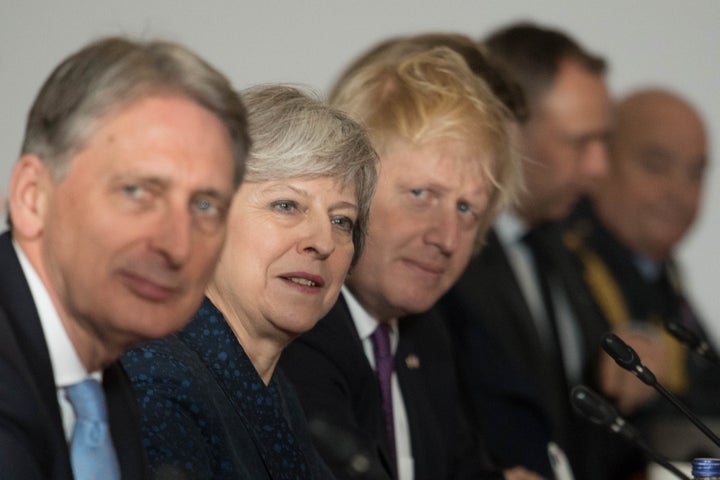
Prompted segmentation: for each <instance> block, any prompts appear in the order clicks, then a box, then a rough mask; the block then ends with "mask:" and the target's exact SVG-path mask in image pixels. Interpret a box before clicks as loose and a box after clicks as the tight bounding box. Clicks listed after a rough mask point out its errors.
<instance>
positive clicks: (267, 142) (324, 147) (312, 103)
mask: <svg viewBox="0 0 720 480" xmlns="http://www.w3.org/2000/svg"><path fill="white" fill-rule="evenodd" d="M241 96H242V99H243V102H244V103H245V105H246V106H247V109H248V121H249V125H250V137H251V138H252V139H253V147H252V149H251V151H250V155H249V157H248V160H247V164H246V174H245V180H246V181H249V182H263V181H270V180H280V179H286V178H292V177H305V178H314V177H326V176H329V177H332V178H334V179H336V180H338V181H339V182H340V184H341V185H342V186H343V188H344V187H346V186H349V185H353V186H354V187H355V196H356V199H357V202H358V216H357V220H356V222H355V227H354V229H353V245H354V246H355V254H354V256H353V260H352V264H353V265H354V264H355V263H356V262H357V259H358V258H359V257H360V253H361V252H362V248H363V245H364V243H365V236H366V234H367V224H368V218H369V213H370V204H371V202H372V197H373V194H374V193H375V185H376V183H377V171H376V164H377V154H376V153H375V150H374V149H373V147H372V144H371V143H370V139H369V138H368V136H367V134H366V133H365V130H364V129H363V128H362V127H361V126H360V125H359V124H358V123H356V122H355V121H354V120H352V119H351V118H350V117H349V116H347V115H346V114H344V113H342V112H340V111H339V110H336V109H334V108H331V107H329V106H328V105H326V104H324V103H323V102H321V101H320V100H319V99H318V97H317V96H316V95H315V94H313V93H310V92H305V91H302V90H300V89H299V88H297V87H293V86H288V85H258V86H255V87H252V88H249V89H247V90H244V91H242V92H241Z"/></svg>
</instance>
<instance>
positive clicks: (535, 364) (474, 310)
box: [439, 227, 607, 479]
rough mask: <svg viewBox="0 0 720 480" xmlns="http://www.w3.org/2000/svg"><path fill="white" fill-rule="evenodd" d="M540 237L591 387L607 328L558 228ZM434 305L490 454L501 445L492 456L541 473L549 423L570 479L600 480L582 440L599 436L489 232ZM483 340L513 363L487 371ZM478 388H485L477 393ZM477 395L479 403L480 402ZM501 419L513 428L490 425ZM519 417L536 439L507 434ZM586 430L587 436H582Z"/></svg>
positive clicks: (490, 360)
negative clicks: (577, 407) (576, 403)
mask: <svg viewBox="0 0 720 480" xmlns="http://www.w3.org/2000/svg"><path fill="white" fill-rule="evenodd" d="M543 236H544V238H543V240H544V242H543V245H542V248H543V252H544V253H545V254H546V255H547V257H546V259H547V261H549V262H552V263H553V265H554V266H555V268H556V274H557V275H558V276H559V278H560V279H561V280H562V283H561V284H562V286H563V287H564V288H565V290H566V292H567V294H568V299H569V301H570V303H571V307H572V308H573V311H574V313H575V316H576V318H577V319H578V321H579V322H578V328H579V331H580V332H581V337H582V339H583V345H582V351H583V352H584V364H583V365H582V370H583V372H584V374H583V377H584V378H583V381H584V382H585V383H590V384H592V383H593V373H592V372H593V369H594V363H595V362H594V361H595V359H596V358H597V355H598V350H599V348H598V347H599V340H600V339H601V337H602V334H603V333H604V332H605V331H606V330H607V327H606V325H605V323H604V321H603V320H602V318H601V317H600V316H599V313H598V311H597V310H596V307H595V305H594V304H593V302H592V300H591V299H590V297H589V293H588V292H587V290H586V289H584V287H583V286H582V282H581V279H580V277H578V276H577V271H576V270H575V269H574V268H573V266H572V259H571V257H569V255H568V254H567V252H564V251H563V249H562V243H561V241H560V236H559V230H557V229H555V228H554V227H553V228H550V229H548V231H547V232H545V233H544V234H543ZM439 308H440V309H441V310H442V311H443V313H444V314H445V316H446V317H447V319H448V325H449V330H450V331H451V332H452V337H453V338H454V339H455V346H456V349H457V355H458V364H459V365H460V366H461V367H462V369H461V376H462V380H463V384H464V385H465V387H466V388H467V389H468V390H469V391H471V392H474V398H473V396H472V395H471V396H470V398H471V399H473V400H474V401H473V408H474V410H475V412H476V415H475V417H476V418H478V419H480V420H481V422H482V419H483V418H485V419H486V420H489V422H484V423H483V425H484V429H485V430H486V432H485V436H486V440H487V443H488V445H489V446H490V448H491V450H492V448H493V447H494V446H495V445H498V446H502V448H503V449H504V450H503V451H501V452H497V453H498V454H501V455H502V457H503V458H504V459H505V461H510V462H511V463H520V464H525V465H527V466H530V467H534V468H538V469H539V470H540V471H541V472H544V471H546V469H547V467H548V464H547V462H544V465H538V464H537V463H536V462H537V461H538V460H539V459H540V460H544V455H545V447H544V443H545V441H544V440H543V434H544V433H543V430H542V427H543V425H549V426H550V435H551V438H552V439H553V440H554V441H555V442H557V443H558V444H560V446H561V447H562V448H563V449H564V450H565V452H566V453H567V454H568V457H569V459H570V461H571V464H572V466H573V470H574V472H575V475H576V478H583V479H590V478H603V477H602V476H595V475H596V474H597V472H598V471H599V467H598V466H597V464H596V465H592V463H595V460H594V459H593V453H594V452H596V451H598V449H597V448H595V445H593V446H592V447H591V446H589V444H591V443H593V441H592V439H589V438H588V437H597V435H600V434H601V432H598V431H595V430H596V429H595V428H593V427H590V426H588V425H587V424H586V422H584V421H582V420H581V419H579V418H577V417H576V415H575V414H574V412H573V410H572V407H571V405H570V402H569V390H570V385H568V380H567V379H566V377H565V374H564V372H563V369H562V367H561V365H560V364H559V363H558V359H557V358H554V357H553V356H550V355H548V353H547V352H546V351H545V350H544V349H543V347H542V342H541V339H540V337H539V334H538V333H537V329H536V327H535V322H534V320H533V318H532V315H531V311H530V307H529V306H528V305H527V303H526V301H525V298H524V296H523V294H522V290H521V288H520V285H519V282H518V279H517V277H516V276H515V273H514V271H513V269H512V267H511V264H510V262H509V259H508V257H507V255H506V253H505V251H504V249H503V247H502V245H501V243H500V241H499V239H498V237H497V234H496V233H495V232H494V231H491V232H490V234H489V236H488V239H487V244H486V246H485V247H484V248H483V250H482V251H481V252H480V254H479V255H478V256H477V257H476V258H474V259H473V260H472V261H471V262H470V265H469V266H468V268H467V270H466V271H465V272H464V274H463V275H462V277H461V278H460V280H459V281H458V282H457V283H456V284H455V286H453V288H451V289H450V291H449V292H448V293H447V294H446V295H445V296H444V297H443V298H442V299H441V301H440V302H439ZM482 336H487V337H489V338H490V342H491V343H493V346H494V347H496V350H497V351H498V352H499V353H498V354H499V355H503V356H507V357H509V358H510V359H512V361H513V362H514V364H513V365H512V366H511V367H509V368H508V370H507V371H503V370H500V371H499V372H498V371H497V370H498V369H499V368H500V369H501V366H498V367H497V368H495V371H494V372H493V371H492V366H490V367H488V366H487V364H488V363H489V362H494V364H495V365H498V363H497V361H495V360H493V359H492V358H490V357H491V356H492V355H490V354H489V353H488V351H487V349H484V348H478V347H477V344H482V343H483V340H482V339H481V338H479V337H482ZM484 343H487V341H484ZM463 370H464V372H465V373H463ZM473 371H474V372H478V371H479V372H480V374H482V375H485V376H486V378H485V379H483V380H478V379H477V378H472V377H468V376H467V372H473ZM478 385H482V386H483V388H484V389H485V391H484V392H478ZM483 396H484V398H485V401H480V400H479V399H480V398H482V397H483ZM513 410H515V412H514V413H513ZM543 416H544V417H545V418H544V419H543ZM499 418H505V419H506V420H505V421H507V422H508V424H509V425H515V426H513V427H512V428H495V427H494V426H493V422H495V423H497V422H499V421H500V420H497V419H499ZM521 419H527V420H528V421H531V422H532V425H534V427H533V429H532V430H531V431H532V432H534V434H533V435H531V436H530V437H527V438H526V437H525V436H522V435H521V436H518V435H517V434H516V433H513V432H516V431H518V430H520V431H521V426H518V425H517V423H518V422H519V421H523V420H521ZM589 428H590V429H592V430H593V431H592V432H588V431H587V429H589ZM545 434H547V432H545ZM547 439H549V438H547ZM547 439H545V440H547ZM538 448H539V449H541V450H540V451H538ZM498 456H500V455H498ZM598 462H599V460H598ZM588 464H589V465H588ZM503 466H507V465H503Z"/></svg>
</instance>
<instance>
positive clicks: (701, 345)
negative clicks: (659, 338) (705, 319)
mask: <svg viewBox="0 0 720 480" xmlns="http://www.w3.org/2000/svg"><path fill="white" fill-rule="evenodd" d="M665 330H667V331H668V333H669V334H670V335H672V336H673V337H675V339H676V340H677V341H679V342H680V343H682V344H683V345H685V346H687V347H688V348H689V349H690V350H692V351H694V352H695V353H697V354H698V355H700V356H701V357H703V358H704V359H705V360H708V361H709V362H712V363H714V364H715V365H720V358H718V355H717V353H715V351H714V350H713V349H712V347H711V346H710V344H709V343H708V342H706V341H705V340H703V339H702V338H700V336H699V335H697V334H696V333H695V332H693V331H692V330H690V329H689V328H688V327H686V326H685V325H683V324H681V323H678V322H676V321H674V320H665Z"/></svg>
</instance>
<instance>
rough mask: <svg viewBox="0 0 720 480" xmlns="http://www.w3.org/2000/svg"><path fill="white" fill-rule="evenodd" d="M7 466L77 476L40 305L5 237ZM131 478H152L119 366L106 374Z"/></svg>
mask: <svg viewBox="0 0 720 480" xmlns="http://www.w3.org/2000/svg"><path fill="white" fill-rule="evenodd" d="M0 385H2V388H0V465H2V477H3V478H4V479H17V480H27V479H47V478H52V479H60V480H62V479H71V478H72V471H71V467H70V456H69V449H68V446H67V443H66V441H65V435H64V432H63V426H62V420H61V416H60V407H59V406H58V401H57V393H56V388H55V379H54V377H53V371H52V365H51V363H50V356H49V353H48V348H47V345H46V343H45V337H44V335H43V332H42V327H41V326H40V319H39V317H38V313H37V310H36V308H35V304H34V302H33V299H32V295H31V294H30V290H29V288H28V285H27V282H26V281H25V277H24V275H23V272H22V269H21V267H20V263H19V262H18V259H17V256H16V254H15V251H14V249H13V247H12V243H11V237H10V234H9V233H5V234H3V235H2V236H0ZM103 388H104V390H105V395H106V398H107V403H108V413H109V418H110V429H111V432H112V437H113V443H114V445H115V450H116V451H117V454H118V460H119V463H120V466H121V470H122V476H123V478H127V479H133V480H134V479H138V478H147V476H146V473H147V462H146V459H145V455H144V451H143V449H142V446H141V437H140V424H139V417H138V414H137V411H136V406H135V400H134V398H133V396H132V391H131V389H130V386H129V383H128V381H127V378H126V376H125V373H124V372H123V371H122V369H121V368H120V366H119V364H113V365H111V366H110V367H109V368H107V369H106V370H105V371H104V372H103Z"/></svg>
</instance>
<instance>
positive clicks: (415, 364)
mask: <svg viewBox="0 0 720 480" xmlns="http://www.w3.org/2000/svg"><path fill="white" fill-rule="evenodd" d="M405 366H406V367H407V368H409V369H410V370H414V369H416V368H420V359H419V358H418V356H417V355H415V354H414V353H411V354H410V355H408V356H407V357H405Z"/></svg>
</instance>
